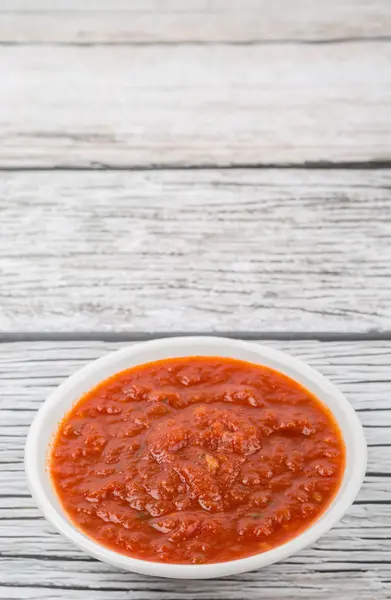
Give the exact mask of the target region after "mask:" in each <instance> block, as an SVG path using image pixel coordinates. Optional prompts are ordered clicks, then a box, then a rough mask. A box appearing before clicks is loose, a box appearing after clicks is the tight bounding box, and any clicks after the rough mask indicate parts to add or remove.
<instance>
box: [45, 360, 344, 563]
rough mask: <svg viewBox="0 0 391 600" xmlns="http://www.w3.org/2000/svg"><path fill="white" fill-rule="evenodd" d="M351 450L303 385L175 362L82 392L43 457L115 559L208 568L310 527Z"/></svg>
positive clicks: (243, 366) (72, 506) (246, 367)
mask: <svg viewBox="0 0 391 600" xmlns="http://www.w3.org/2000/svg"><path fill="white" fill-rule="evenodd" d="M344 468H345V447H344V443H343V440H342V438H341V434H340V431H339V429H338V426H337V424H336V422H335V420H334V418H333V416H332V414H331V413H330V411H329V410H328V409H327V408H326V407H324V406H323V405H322V404H321V403H320V402H319V401H318V400H317V399H316V398H315V397H314V396H313V395H312V394H311V393H310V392H309V391H307V390H306V389H304V388H303V387H302V386H300V385H299V384H298V383H297V382H295V381H293V380H292V379H289V378H288V377H286V376H285V375H283V374H281V373H278V372H276V371H273V370H272V369H269V368H267V367H263V366H258V365H254V364H251V363H247V362H243V361H238V360H234V359H228V358H219V357H188V358H175V359H167V360H163V361H158V362H155V363H149V364H145V365H142V366H139V367H135V368H132V369H129V370H127V371H123V372H121V373H118V374H116V375H114V376H113V377H111V378H110V379H108V380H106V381H103V382H102V383H100V384H99V385H98V386H97V387H96V388H94V389H93V390H91V391H89V392H88V393H87V394H86V395H85V396H83V397H82V398H81V399H80V400H79V401H78V402H77V403H76V405H75V406H74V407H73V408H72V410H71V411H70V412H69V413H68V415H67V416H66V417H65V418H64V419H63V421H62V422H61V424H60V426H59V430H58V433H57V435H56V438H55V440H54V442H53V447H52V451H51V457H50V471H51V476H52V479H53V482H54V486H55V489H56V491H57V493H58V496H59V498H60V500H61V502H62V504H63V507H64V509H65V511H66V512H67V513H68V515H69V517H70V518H71V520H72V521H73V523H74V524H75V525H76V526H77V527H78V528H80V529H81V530H82V531H83V532H84V533H85V534H86V535H88V536H89V537H91V538H92V539H94V540H95V541H97V542H99V543H100V544H103V545H105V546H107V547H109V548H111V549H113V550H116V551H117V552H120V553H123V554H127V555H129V556H133V557H136V558H140V559H145V560H151V561H159V562H167V563H185V564H198V563H215V562H221V561H227V560H233V559H238V558H243V557H245V556H249V555H252V554H257V553H260V552H264V551H267V550H269V549H271V548H274V547H275V546H278V545H280V544H283V543H284V542H287V541H288V540H289V539H291V538H292V537H294V536H296V535H298V534H299V533H300V532H302V531H303V530H304V529H306V528H308V527H309V526H310V525H311V524H312V523H313V522H314V521H315V520H316V519H317V518H318V517H319V516H320V515H321V514H322V513H323V512H324V511H325V510H326V508H327V507H328V505H329V504H330V502H331V501H332V499H333V497H334V496H335V494H336V492H337V491H338V488H339V485H340V483H341V479H342V477H343V472H344Z"/></svg>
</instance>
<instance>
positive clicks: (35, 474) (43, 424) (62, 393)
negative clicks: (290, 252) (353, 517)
mask: <svg viewBox="0 0 391 600" xmlns="http://www.w3.org/2000/svg"><path fill="white" fill-rule="evenodd" d="M179 356H226V357H232V358H237V359H241V360H246V361H249V362H252V363H257V364H261V365H266V366H269V367H272V368H273V369H276V370H277V371H281V372H282V373H285V374H286V375H288V376H289V377H291V378H292V379H295V380H296V381H298V382H299V383H301V384H302V385H303V386H304V387H305V388H307V389H308V390H310V391H311V392H312V393H313V394H315V396H317V397H318V398H319V399H320V400H321V401H322V402H323V403H324V404H325V405H326V406H328V407H329V408H330V409H331V411H332V412H333V414H334V416H335V418H336V420H337V422H338V424H339V427H340V429H341V431H342V435H343V438H344V440H345V444H346V469H345V474H344V477H343V480H342V483H341V487H340V489H339V492H338V494H337V495H336V497H335V499H334V501H333V502H332V504H331V505H330V506H329V508H328V509H327V510H326V512H324V513H323V514H322V515H321V516H320V518H319V519H318V520H317V521H316V522H315V523H314V524H313V525H312V526H311V527H309V528H308V529H307V530H305V531H304V532H303V533H301V534H300V535H298V536H297V537H295V538H293V539H292V540H290V541H288V542H287V543H285V544H283V545H282V546H279V547H277V548H274V549H272V550H269V551H268V552H264V553H262V554H257V555H254V556H249V557H248V558H242V559H240V560H233V561H229V562H223V563H215V564H206V565H175V564H163V563H158V562H149V561H144V560H139V559H135V558H130V557H128V556H124V555H123V554H119V553H117V552H114V551H113V550H109V549H108V548H105V547H104V546H101V545H100V544H98V543H96V542H94V541H93V540H92V539H90V538H88V537H87V536H86V535H84V534H83V533H82V532H81V531H80V530H78V529H77V528H76V527H75V526H74V525H73V524H72V523H71V521H70V520H69V518H68V517H67V515H66V514H65V512H64V510H63V509H62V507H61V504H60V502H59V500H58V498H57V496H56V493H55V490H54V488H53V485H52V483H51V481H50V477H49V474H48V471H47V458H48V451H49V449H50V444H51V441H52V438H53V434H54V433H55V431H56V429H57V427H58V423H59V421H60V420H61V419H62V417H63V416H64V414H65V413H66V412H67V411H68V410H69V409H70V408H71V407H72V405H73V404H74V403H75V402H76V401H77V400H79V398H80V397H81V396H82V395H83V394H84V393H85V392H87V391H88V390H90V389H91V388H93V387H94V386H95V385H96V384H98V383H99V382H100V381H102V380H104V379H106V378H108V377H109V376H111V375H113V374H114V373H117V372H119V371H123V370H124V369H127V368H129V367H132V366H135V365H140V364H142V363H146V362H150V361H155V360H160V359H164V358H169V357H179ZM366 454H367V453H366V443H365V438H364V434H363V429H362V426H361V424H360V421H359V419H358V417H357V415H356V413H355V412H354V410H353V408H352V407H351V405H350V404H349V402H348V401H347V400H346V399H345V397H344V396H343V395H342V394H341V392H340V391H339V390H338V389H337V388H336V387H335V386H334V385H333V384H332V383H330V382H329V381H328V380H327V379H326V378H325V377H323V376H322V375H321V374H320V373H318V372H317V371H316V370H315V369H313V368H311V367H309V366H308V365H306V364H305V363H303V362H301V361H300V360H297V359H296V358H293V357H291V356H289V355H288V354H284V353H283V352H279V351H277V350H274V349H272V348H269V347H268V346H261V345H259V344H257V343H253V342H243V341H238V340H232V339H226V338H219V337H181V338H165V339H160V340H154V341H150V342H144V343H137V344H135V345H133V346H129V347H127V348H124V349H121V350H118V351H117V352H113V353H111V354H108V355H107V356H104V357H103V358H100V359H98V360H96V361H94V362H92V363H90V364H88V365H87V366H85V367H83V368H82V369H80V370H79V371H77V372H76V373H74V375H72V376H71V377H69V378H68V379H67V380H66V381H64V383H62V384H61V385H60V386H59V387H58V388H57V389H56V390H55V391H54V392H53V393H52V394H51V395H50V396H49V398H47V400H46V401H45V402H44V404H43V405H42V406H41V408H40V410H39V411H38V414H37V416H36V417H35V420H34V422H33V424H32V425H31V427H30V431H29V434H28V437H27V442H26V448H25V468H26V473H27V479H28V483H29V486H30V490H31V493H32V495H33V497H34V498H35V501H36V502H37V504H38V506H39V507H40V509H41V510H42V512H43V514H44V515H45V517H46V518H47V520H48V521H50V523H52V525H53V526H54V527H55V528H56V529H57V530H58V531H59V532H60V533H62V534H63V535H64V536H65V537H67V538H68V539H69V540H71V541H72V542H73V543H74V544H75V545H76V546H78V547H79V548H80V549H82V550H84V551H85V552H87V554H90V555H91V556H94V557H95V558H97V559H99V560H102V561H104V562H106V563H109V564H111V565H114V566H116V567H120V568H122V569H126V570H128V571H134V572H136V573H142V574H146V575H156V576H160V577H175V578H185V579H191V578H194V579H206V578H210V577H221V576H224V575H233V574H236V573H242V572H244V571H251V570H253V569H259V568H260V567H264V566H266V565H270V564H272V563H274V562H277V561H279V560H282V559H284V558H286V557H288V556H290V555H291V554H294V553H295V552H298V551H299V550H302V549H303V548H305V547H306V546H308V545H310V544H312V543H313V542H315V541H316V540H317V539H318V538H319V537H320V536H321V535H323V534H324V533H326V532H327V531H328V530H329V529H330V528H331V527H332V526H333V525H334V524H335V523H336V522H337V521H338V520H339V519H341V517H342V516H343V515H344V513H345V512H346V510H347V509H348V508H349V506H350V505H351V504H352V502H353V501H354V499H355V497H356V495H357V493H358V491H359V489H360V486H361V484H362V481H363V478H364V474H365V469H366V458H367V456H366Z"/></svg>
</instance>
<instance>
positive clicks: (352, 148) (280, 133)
mask: <svg viewBox="0 0 391 600" xmlns="http://www.w3.org/2000/svg"><path fill="white" fill-rule="evenodd" d="M0 79H1V94H0V167H1V168H5V167H8V168H11V167H12V168H21V167H29V168H31V167H59V166H61V167H78V168H80V167H88V168H99V167H134V166H141V167H150V166H154V165H160V166H182V167H184V166H189V165H190V166H194V165H195V166H205V165H206V166H208V165H214V166H217V165H220V166H232V165H270V164H273V165H281V164H293V165H303V164H304V163H319V162H321V163H323V162H326V163H329V162H331V163H341V162H343V163H346V162H348V163H349V162H350V163H351V162H354V163H367V162H372V163H380V164H384V163H386V164H388V163H389V162H390V161H391V43H389V42H387V41H373V42H367V43H362V42H354V43H349V44H344V43H335V44H315V45H305V44H304V45H303V44H284V43H281V44H272V45H261V46H260V45H249V46H242V45H236V46H233V45H224V46H216V47H214V48H213V49H211V48H210V47H209V46H203V45H185V46H181V45H180V46H175V45H154V46H107V45H106V46H102V45H93V46H89V47H79V46H72V45H71V46H40V45H38V46H34V47H33V48H32V47H30V46H24V45H10V46H9V45H8V46H7V45H5V46H3V47H2V48H1V52H0Z"/></svg>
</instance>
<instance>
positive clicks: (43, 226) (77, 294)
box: [0, 0, 391, 600]
mask: <svg viewBox="0 0 391 600" xmlns="http://www.w3.org/2000/svg"><path fill="white" fill-rule="evenodd" d="M390 39H391V5H390V3H389V1H388V0H371V1H370V2H369V1H367V0H343V1H341V0H330V1H329V2H320V1H318V0H313V1H311V0H296V2H292V1H290V0H279V1H276V2H270V1H266V0H265V1H263V0H226V1H222V0H221V1H219V0H214V1H210V2H204V1H202V0H190V1H189V2H186V3H183V2H179V0H166V1H165V2H157V1H154V0H138V1H136V0H133V1H131V0H115V1H113V0H111V1H110V0H94V1H90V2H83V3H80V2H79V1H77V0H52V1H51V2H49V1H48V0H30V1H28V0H12V1H11V0H9V1H7V0H0V331H1V332H2V333H1V334H0V338H1V343H0V598H3V599H22V598H23V599H25V598H29V599H32V600H33V599H34V600H41V599H42V600H43V599H45V600H49V599H50V600H65V599H66V600H85V599H87V598H88V599H91V600H92V599H93V600H242V599H251V600H257V599H258V598H263V599H265V600H275V599H279V600H302V599H304V598H307V599H311V600H312V599H313V598H315V597H316V598H319V599H324V600H329V599H330V598H338V599H339V600H364V599H365V600H366V599H371V600H372V598H376V600H390V598H391V441H390V440H391V399H390V398H391V386H390V382H391V379H390V363H391V246H390V239H391V170H390V167H391V43H390ZM164 332H166V333H174V332H181V333H184V332H198V333H199V332H220V333H223V332H228V333H231V334H233V335H236V336H239V337H247V338H252V339H254V340H258V339H259V340H262V341H263V343H267V344H271V345H273V346H275V347H278V348H282V349H283V350H287V351H288V352H291V353H293V354H295V355H297V356H299V357H301V358H303V359H304V360H306V361H308V362H309V363H310V364H312V365H314V366H315V367H317V368H319V369H320V370H321V371H322V372H323V373H324V374H325V375H327V376H329V377H330V378H331V379H332V380H333V381H334V382H335V383H336V384H337V385H339V386H340V388H341V389H342V390H343V391H344V392H345V393H346V395H347V397H348V398H349V400H350V401H351V402H352V404H353V406H354V407H355V408H356V410H357V411H358V412H359V416H360V418H361V419H362V422H363V424H364V426H365V430H366V435H367V440H368V445H369V464H368V472H367V476H366V479H365V483H364V485H363V488H362V491H361V493H360V495H359V497H358V500H357V502H356V503H355V504H354V506H353V507H352V508H351V509H350V511H349V512H348V514H347V515H346V517H345V518H344V519H343V520H342V522H341V523H340V524H339V525H337V526H336V527H335V528H334V529H333V530H332V531H331V532H330V533H329V534H328V535H326V536H324V537H323V538H322V539H321V540H319V541H318V542H317V543H316V544H315V545H314V546H313V547H312V548H310V549H307V550H305V551H303V552H301V553H300V554H298V555H296V556H294V557H292V558H290V559H289V560H287V561H285V562H283V563H281V564H277V565H273V566H271V567H269V568H266V569H263V570H260V571H257V572H253V573H248V574H245V575H242V576H235V577H228V578H226V579H220V580H218V581H213V580H211V581H204V582H191V581H187V582H186V581H184V582H181V581H169V580H159V579H153V578H148V577H143V576H138V575H132V574H130V573H125V572H119V571H117V570H115V569H114V568H111V567H109V566H106V565H104V564H101V563H98V562H96V561H95V560H93V559H90V558H89V557H87V556H86V555H84V554H82V553H81V552H79V551H78V550H76V548H74V547H73V546H72V545H71V544H70V543H68V542H67V541H66V540H64V539H62V538H61V537H60V536H59V535H58V534H57V533H55V531H54V530H53V529H52V528H51V527H50V526H49V525H48V524H47V523H46V521H45V520H44V519H43V518H42V516H41V515H40V513H39V511H38V509H37V508H36V507H35V505H34V502H33V501H32V499H31V498H30V495H29V493H28V490H27V487H26V482H25V478H24V474H23V462H22V461H23V445H24V440H25V436H26V432H27V428H28V426H29V424H30V422H31V421H32V419H33V418H34V415H35V412H36V410H37V408H38V407H39V406H40V404H41V403H42V401H43V400H44V398H45V397H46V396H47V395H48V394H49V393H50V392H51V391H52V390H53V389H54V387H55V386H56V385H58V383H60V382H61V381H62V380H63V379H64V378H65V377H66V376H68V375H69V374H70V373H72V372H73V371H74V370H75V369H76V368H78V367H80V366H82V365H83V364H85V363H86V362H88V361H89V360H92V359H94V358H96V357H98V356H101V355H102V354H104V353H106V352H108V351H110V350H112V349H115V348H118V347H120V346H121V345H123V344H126V343H138V341H140V340H142V339H145V338H148V337H153V336H156V335H158V334H161V333H164Z"/></svg>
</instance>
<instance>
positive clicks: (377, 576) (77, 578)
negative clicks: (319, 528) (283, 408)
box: [0, 341, 391, 600]
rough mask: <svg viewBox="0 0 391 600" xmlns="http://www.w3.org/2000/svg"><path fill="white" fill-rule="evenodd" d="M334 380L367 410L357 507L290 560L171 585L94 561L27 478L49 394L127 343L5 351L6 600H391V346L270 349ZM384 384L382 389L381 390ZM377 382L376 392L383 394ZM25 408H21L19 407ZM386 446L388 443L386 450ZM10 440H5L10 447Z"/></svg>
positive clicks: (2, 561)
mask: <svg viewBox="0 0 391 600" xmlns="http://www.w3.org/2000/svg"><path fill="white" fill-rule="evenodd" d="M263 343H267V344H270V345H271V346H273V347H277V348H280V349H282V350H285V351H288V352H291V353H293V354H295V355H296V356H298V357H300V358H302V359H304V360H306V361H308V362H309V363H310V364H312V365H313V366H315V367H317V368H319V369H320V370H321V371H322V372H323V373H324V374H325V375H327V376H329V377H330V378H331V379H332V380H333V381H334V382H335V383H337V385H339V387H340V388H341V390H342V391H344V392H345V393H346V395H347V397H348V398H349V400H350V401H351V402H352V404H353V406H354V407H355V408H356V409H357V410H359V416H360V418H361V419H362V422H363V424H364V427H365V431H366V435H367V438H368V441H369V442H370V448H369V468H368V474H367V476H366V480H365V483H364V486H363V489H362V490H361V492H360V495H359V498H358V501H357V503H356V504H355V505H354V506H353V507H352V508H351V509H350V510H349V512H348V514H347V515H346V516H345V517H344V519H343V520H342V521H341V523H339V524H338V525H337V526H336V527H335V528H334V529H333V530H332V531H331V532H330V533H329V534H328V535H326V536H324V537H323V538H322V539H321V540H319V541H318V542H317V543H316V544H315V545H314V546H313V547H312V548H310V549H307V550H305V551H303V552H301V553H300V554H298V555H296V556H294V557H291V558H290V559H288V560H287V561H285V562H283V563H281V564H278V565H274V566H272V567H270V568H268V569H263V570H260V571H256V572H253V573H248V574H246V575H243V576H237V577H230V578H226V579H221V580H219V581H218V582H217V581H209V582H207V581H205V582H176V581H175V582H170V581H162V580H158V579H152V578H147V577H143V576H139V575H135V574H131V573H124V572H120V571H117V570H115V569H113V568H111V567H109V566H107V565H103V564H100V563H97V562H96V561H93V560H92V559H89V558H88V557H86V556H85V555H84V554H83V553H81V552H80V551H78V550H77V549H76V548H74V547H73V546H72V545H71V544H69V543H68V542H67V541H65V540H64V539H63V538H61V537H60V536H59V535H57V534H56V533H55V532H54V531H53V530H52V528H51V527H50V526H49V525H48V524H47V523H46V521H45V520H44V519H43V518H42V517H40V514H39V511H38V509H37V508H36V507H35V506H34V502H33V500H32V499H31V498H30V496H29V494H28V490H27V486H26V482H25V479H24V476H23V472H22V448H23V444H24V439H25V432H26V426H27V424H28V423H29V422H30V421H31V420H32V418H33V416H34V414H35V411H36V409H37V408H38V406H39V405H40V403H41V402H42V400H43V398H44V397H45V395H46V394H48V393H50V391H51V390H52V389H54V387H55V386H56V385H58V383H60V381H61V380H63V378H64V377H66V376H67V375H69V374H70V373H71V372H73V371H74V370H75V369H76V368H79V367H80V366H82V365H83V364H85V363H86V362H88V361H89V360H92V359H94V358H97V357H99V356H102V355H103V354H104V353H106V352H108V351H110V350H113V349H116V348H119V347H123V346H124V345H126V344H125V343H114V342H110V343H103V342H93V341H90V342H30V343H3V344H0V444H3V445H1V446H0V490H1V491H0V546H1V552H0V567H1V568H0V598H4V599H5V598H18V599H22V598H34V599H45V600H47V599H52V600H54V599H55V600H65V599H71V600H83V599H84V598H85V597H86V594H93V597H94V599H97V600H125V599H126V600H129V599H131V600H136V599H137V600H171V599H174V598H175V600H184V599H185V598H186V599H187V598H192V600H208V599H209V598H212V597H213V598H214V599H216V600H239V599H240V600H241V599H242V598H243V597H246V598H249V599H250V600H253V599H254V600H256V599H257V598H259V597H260V596H261V595H262V597H265V598H273V600H274V599H279V600H288V599H289V600H302V599H303V598H307V599H308V600H310V599H311V600H312V598H313V597H314V594H315V595H316V597H317V598H320V599H321V600H328V599H329V598H330V597H338V598H339V599H341V600H369V599H371V598H373V595H376V598H377V600H389V598H390V595H391V567H390V560H389V557H390V552H391V503H390V492H391V476H390V469H389V464H390V460H389V457H390V451H391V444H390V442H389V440H390V435H388V438H384V439H383V438H382V437H381V435H382V434H380V436H379V433H378V432H379V431H380V429H379V428H378V426H379V425H382V428H384V429H386V430H387V429H388V431H389V433H391V427H390V421H391V404H390V401H389V364H390V358H391V342H387V341H383V342H380V341H379V342H371V341H362V342H316V341H302V342H300V341H290V342H282V341H280V342H270V341H266V342H263ZM376 382H377V384H376ZM375 384H376V390H377V391H376V392H374V391H373V388H374V386H375ZM19 402H20V404H19ZM379 441H381V442H383V444H382V447H379ZM4 442H5V443H4Z"/></svg>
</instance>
